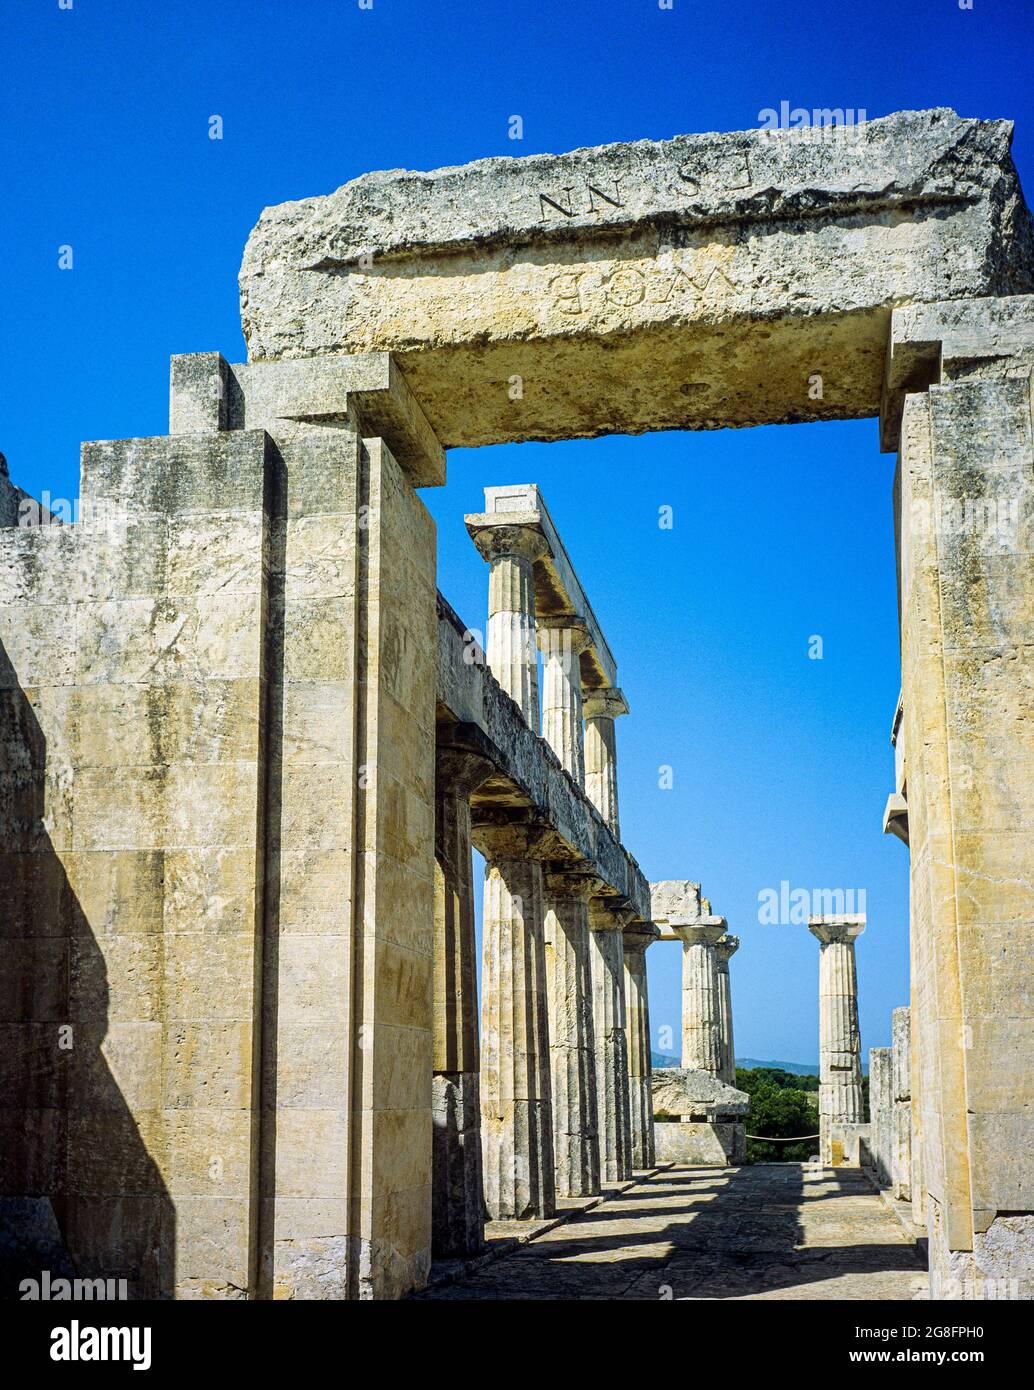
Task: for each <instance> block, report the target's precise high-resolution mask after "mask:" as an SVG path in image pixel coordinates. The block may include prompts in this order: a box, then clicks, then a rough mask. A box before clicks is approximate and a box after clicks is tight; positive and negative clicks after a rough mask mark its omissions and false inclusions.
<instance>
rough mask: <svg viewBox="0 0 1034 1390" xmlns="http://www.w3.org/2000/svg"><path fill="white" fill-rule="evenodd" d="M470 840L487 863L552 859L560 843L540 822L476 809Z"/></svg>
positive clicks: (500, 812) (555, 833)
mask: <svg viewBox="0 0 1034 1390" xmlns="http://www.w3.org/2000/svg"><path fill="white" fill-rule="evenodd" d="M471 837H472V839H473V841H474V844H475V846H476V848H477V849H478V850H479V851H480V853H481V854H483V855H484V856H485V858H486V859H487V860H488V861H489V862H490V863H491V862H492V861H494V860H499V859H533V860H545V859H555V858H556V857H557V853H558V850H559V849H560V848H561V843H562V842H561V841H560V840H559V837H558V835H557V832H556V831H555V830H554V829H553V828H552V826H550V825H545V824H543V822H541V821H538V820H532V819H530V818H527V817H521V816H511V815H508V814H507V813H506V812H505V811H494V810H490V809H487V808H486V809H483V810H479V809H478V808H476V807H475V808H474V810H473V824H472V826H471Z"/></svg>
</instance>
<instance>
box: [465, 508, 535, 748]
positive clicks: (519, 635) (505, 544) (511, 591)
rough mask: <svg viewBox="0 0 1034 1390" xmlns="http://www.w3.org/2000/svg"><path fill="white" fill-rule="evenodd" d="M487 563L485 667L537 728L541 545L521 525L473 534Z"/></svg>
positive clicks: (532, 725) (492, 528)
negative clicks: (537, 584)
mask: <svg viewBox="0 0 1034 1390" xmlns="http://www.w3.org/2000/svg"><path fill="white" fill-rule="evenodd" d="M475 539H476V543H477V546H478V549H479V550H480V551H481V553H482V554H483V555H484V557H485V559H486V560H488V562H489V565H490V569H489V576H488V651H487V653H486V655H487V657H488V666H489V669H490V670H491V672H492V675H493V676H495V678H496V680H497V681H498V682H499V684H500V685H501V686H502V688H503V689H504V690H505V691H506V693H507V695H509V696H510V697H511V698H512V699H513V700H514V701H515V702H516V704H518V705H519V706H520V709H521V713H522V714H523V715H524V717H525V719H526V720H527V721H528V724H529V725H530V726H531V728H532V729H534V730H535V732H536V733H538V729H539V672H538V652H537V649H536V645H535V580H534V574H533V566H534V563H535V561H536V560H537V559H538V558H539V556H540V555H543V554H545V551H546V542H545V540H544V539H543V537H542V536H540V535H539V534H538V532H537V531H532V530H530V529H529V528H528V527H525V526H493V527H491V528H489V529H487V530H484V531H481V532H479V533H478V535H477V537H476V538H475Z"/></svg>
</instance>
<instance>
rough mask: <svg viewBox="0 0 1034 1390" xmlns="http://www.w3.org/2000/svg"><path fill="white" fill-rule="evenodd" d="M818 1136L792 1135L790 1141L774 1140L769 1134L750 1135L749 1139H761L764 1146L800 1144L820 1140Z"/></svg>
mask: <svg viewBox="0 0 1034 1390" xmlns="http://www.w3.org/2000/svg"><path fill="white" fill-rule="evenodd" d="M820 1137H821V1136H820V1135H818V1134H791V1135H790V1137H789V1138H788V1139H773V1138H771V1137H770V1136H769V1135H767V1134H748V1135H747V1136H746V1138H748V1139H760V1140H761V1142H762V1143H763V1144H800V1143H802V1142H803V1141H804V1140H805V1139H818V1138H820Z"/></svg>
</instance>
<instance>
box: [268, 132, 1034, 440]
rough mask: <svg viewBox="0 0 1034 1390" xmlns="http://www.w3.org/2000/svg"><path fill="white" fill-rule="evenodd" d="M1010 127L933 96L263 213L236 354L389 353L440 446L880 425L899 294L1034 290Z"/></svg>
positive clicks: (445, 176)
mask: <svg viewBox="0 0 1034 1390" xmlns="http://www.w3.org/2000/svg"><path fill="white" fill-rule="evenodd" d="M1011 133H1012V128H1011V126H1010V125H1009V123H1008V122H1005V121H989V122H979V121H972V120H963V119H960V118H959V117H958V116H956V115H955V113H954V112H952V111H949V110H946V109H938V110H933V111H920V112H900V113H898V114H896V115H892V116H887V117H884V118H883V119H880V120H874V121H869V122H868V123H867V124H865V125H863V126H861V127H859V128H857V129H851V128H848V129H846V130H841V131H839V132H834V131H815V130H811V131H804V132H797V131H778V132H771V133H769V132H765V131H758V130H754V131H746V132H738V133H730V134H718V135H687V136H679V137H677V138H676V139H674V140H669V141H661V142H653V141H645V140H643V141H637V142H635V143H633V144H625V145H606V146H602V147H600V148H598V149H584V150H575V151H573V152H571V153H569V154H563V155H535V156H532V157H531V158H527V159H500V158H494V159H485V160H480V161H478V162H477V163H475V164H471V165H466V166H464V167H462V168H446V169H439V170H435V171H432V172H430V173H410V172H407V171H404V170H394V171H389V172H386V173H370V174H364V175H363V176H362V177H361V178H358V179H356V180H354V181H353V182H351V183H349V184H346V185H345V186H344V187H342V188H340V189H339V190H338V191H337V192H336V193H332V194H330V195H329V196H328V197H322V198H308V199H305V200H303V201H301V202H294V203H284V204H281V205H280V206H278V207H272V208H267V209H266V211H265V212H264V213H263V214H262V217H261V219H260V221H259V223H258V225H257V226H256V228H255V229H254V231H253V232H252V234H251V237H250V239H249V241H248V245H247V248H246V250H245V254H244V263H243V265H242V268H241V277H240V284H241V316H242V321H243V325H244V331H245V336H246V339H247V342H248V351H249V355H250V357H251V359H252V360H253V361H258V360H259V359H268V358H282V357H292V358H302V357H315V356H319V355H321V354H325V353H361V352H366V351H369V350H371V349H376V350H387V351H390V352H393V353H397V354H398V355H399V360H400V362H401V363H402V365H403V366H404V369H405V372H406V375H407V377H408V378H409V381H410V384H411V385H412V387H413V389H414V391H415V393H416V395H417V397H418V398H419V400H420V401H421V403H422V404H423V406H424V409H425V410H426V412H427V415H428V418H429V420H430V422H431V425H432V427H433V428H434V430H435V433H436V434H437V435H438V437H439V439H440V440H441V441H442V442H443V444H445V445H446V447H451V446H454V445H476V444H488V443H496V442H500V441H505V440H513V439H558V438H567V437H571V436H581V435H596V434H608V433H637V432H640V431H642V430H648V429H684V428H700V427H703V428H709V427H716V426H724V425H746V424H758V423H765V422H769V423H771V422H774V421H779V420H804V419H829V418H843V417H849V416H863V415H873V414H875V413H876V411H877V409H878V405H879V395H880V384H881V380H882V375H883V359H884V349H885V343H886V336H887V329H888V322H889V317H890V310H891V309H892V308H893V306H894V305H895V304H904V303H911V302H916V301H930V300H946V299H958V298H962V297H965V296H973V295H986V294H1011V293H1025V292H1027V291H1028V290H1029V289H1030V287H1031V280H1030V271H1031V252H1030V246H1031V233H1030V222H1029V216H1028V214H1027V211H1026V208H1025V205H1024V204H1023V201H1022V195H1021V194H1020V190H1019V186H1018V182H1017V179H1016V174H1015V170H1014V168H1013V165H1012V160H1011V158H1010V155H1009V145H1010V140H1011ZM759 323H762V324H763V325H764V336H763V339H762V340H760V341H759V338H758V335H757V325H758V324H759ZM544 346H547V347H548V351H546V352H543V350H542V349H543V347H544ZM816 364H819V365H820V366H821V371H822V376H823V386H824V389H823V392H822V394H821V399H812V398H811V397H809V393H808V389H807V385H808V380H809V377H810V376H811V375H812V374H813V373H814V372H815V371H816V370H817V369H818V368H817V365H816ZM517 380H520V381H521V382H523V383H524V384H525V385H524V389H523V390H522V391H521V392H517V391H514V390H513V389H512V387H513V385H514V383H515V381H517ZM531 383H534V387H532V385H531ZM508 387H509V388H511V389H508Z"/></svg>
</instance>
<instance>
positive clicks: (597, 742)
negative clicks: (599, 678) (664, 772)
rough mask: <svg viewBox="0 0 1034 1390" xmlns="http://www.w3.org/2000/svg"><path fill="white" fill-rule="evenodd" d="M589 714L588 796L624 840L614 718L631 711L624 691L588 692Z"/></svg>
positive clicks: (585, 703) (586, 705) (586, 711)
mask: <svg viewBox="0 0 1034 1390" xmlns="http://www.w3.org/2000/svg"><path fill="white" fill-rule="evenodd" d="M582 712H583V714H584V716H585V795H586V796H587V797H588V798H589V800H590V801H591V802H592V804H593V805H594V806H595V807H596V809H597V811H599V813H600V815H601V816H602V817H603V819H604V820H605V821H606V822H607V824H608V825H609V826H610V828H611V830H612V831H613V833H614V838H615V839H617V840H620V839H621V822H620V819H619V817H618V754H617V738H616V737H615V731H614V720H615V719H617V718H618V717H619V715H622V714H627V713H628V702H627V701H626V699H625V697H624V695H622V693H621V691H620V690H617V689H616V688H614V687H610V688H609V689H607V690H592V691H587V692H586V694H585V697H584V700H583V702H582Z"/></svg>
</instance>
